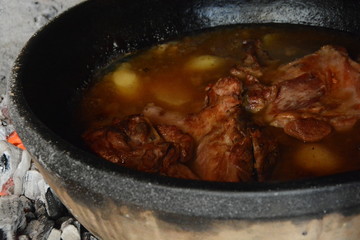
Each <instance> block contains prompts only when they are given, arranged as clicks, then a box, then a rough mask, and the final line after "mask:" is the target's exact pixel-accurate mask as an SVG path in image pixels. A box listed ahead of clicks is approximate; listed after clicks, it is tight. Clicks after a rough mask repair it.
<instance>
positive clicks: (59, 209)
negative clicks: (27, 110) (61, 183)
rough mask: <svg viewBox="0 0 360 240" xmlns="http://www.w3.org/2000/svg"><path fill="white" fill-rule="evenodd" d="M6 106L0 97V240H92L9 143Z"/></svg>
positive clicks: (26, 157) (29, 160) (28, 158)
mask: <svg viewBox="0 0 360 240" xmlns="http://www.w3.org/2000/svg"><path fill="white" fill-rule="evenodd" d="M6 103H7V102H6V98H4V97H3V96H2V97H0V216H1V217H0V239H4V240H13V239H18V240H30V239H34V240H43V239H45V240H96V238H95V237H94V236H93V235H92V234H91V233H89V232H88V231H87V230H86V229H85V228H84V227H83V226H81V224H80V223H79V222H78V221H77V220H76V219H75V218H74V217H73V216H72V215H71V214H70V213H69V211H68V210H67V209H66V208H65V206H64V205H63V204H62V203H61V202H60V200H59V199H58V197H57V196H56V194H55V193H54V192H53V191H52V189H51V188H50V187H49V185H48V184H47V183H46V182H45V181H44V179H43V177H42V175H41V174H40V173H39V171H38V170H37V169H36V168H35V166H34V164H33V161H32V157H31V155H30V154H29V153H28V152H27V151H26V150H22V149H21V148H19V147H18V146H15V145H14V144H12V143H9V141H8V139H9V136H10V135H11V134H12V133H14V128H13V126H12V124H11V122H10V120H9V116H8V109H7V107H6V105H7V104H6Z"/></svg>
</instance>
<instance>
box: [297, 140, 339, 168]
mask: <svg viewBox="0 0 360 240" xmlns="http://www.w3.org/2000/svg"><path fill="white" fill-rule="evenodd" d="M294 156H295V159H294V160H295V163H296V164H297V165H298V166H299V167H300V168H302V169H304V170H306V171H309V172H312V173H315V174H317V175H327V174H332V173H336V172H338V170H339V168H340V167H341V160H340V158H339V157H338V156H337V155H336V154H335V153H333V152H332V151H331V149H329V148H327V147H325V146H324V145H322V144H306V145H303V146H302V147H300V148H299V149H298V150H297V151H296V153H295V154H294Z"/></svg>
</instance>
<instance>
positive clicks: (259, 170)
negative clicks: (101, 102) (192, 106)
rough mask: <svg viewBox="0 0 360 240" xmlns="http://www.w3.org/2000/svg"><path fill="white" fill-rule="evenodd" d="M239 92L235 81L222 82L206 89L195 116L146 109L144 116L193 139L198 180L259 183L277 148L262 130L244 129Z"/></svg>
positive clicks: (233, 78)
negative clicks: (195, 148)
mask: <svg viewBox="0 0 360 240" xmlns="http://www.w3.org/2000/svg"><path fill="white" fill-rule="evenodd" d="M242 91H243V88H242V83H241V81H240V80H239V79H237V78H235V77H227V78H222V79H220V80H218V81H217V82H216V83H215V84H214V85H210V86H209V87H208V88H207V97H206V101H205V107H204V108H203V109H202V110H201V111H200V112H198V113H194V114H190V115H188V116H181V115H179V114H177V113H172V112H168V111H165V110H163V109H161V108H159V107H157V106H154V105H150V106H148V107H147V108H145V109H144V115H145V116H146V117H147V118H149V119H150V120H151V121H152V122H154V123H156V124H165V125H172V126H176V127H178V128H179V129H181V130H182V131H183V132H186V133H188V134H189V135H191V136H192V137H193V138H194V139H195V141H196V143H197V150H196V158H195V160H194V161H193V163H192V165H191V166H192V169H193V170H194V171H195V173H196V174H197V175H199V177H200V178H201V179H203V180H208V181H225V182H238V181H254V180H260V181H263V180H265V179H266V177H268V176H269V174H270V173H271V170H272V168H273V166H274V159H275V157H274V156H275V155H276V149H277V145H276V143H275V141H274V140H273V139H272V138H271V137H270V138H269V136H265V134H263V130H261V129H256V128H251V127H249V126H248V121H247V120H246V117H245V112H244V111H243V110H242V100H241V94H242ZM263 138H266V140H265V139H263Z"/></svg>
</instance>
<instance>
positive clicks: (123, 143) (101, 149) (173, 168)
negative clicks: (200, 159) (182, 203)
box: [83, 115, 197, 179]
mask: <svg viewBox="0 0 360 240" xmlns="http://www.w3.org/2000/svg"><path fill="white" fill-rule="evenodd" d="M83 138H84V140H85V142H86V143H87V145H88V146H89V147H90V149H91V150H92V151H94V152H95V153H97V154H98V155H99V156H101V157H103V158H105V159H107V160H109V161H111V162H114V163H117V164H119V165H123V166H125V167H129V168H132V169H136V170H139V171H145V172H150V173H160V174H163V175H167V176H173V177H178V178H187V179H197V176H196V175H195V174H194V173H193V172H192V171H191V170H190V169H189V168H188V167H187V166H185V165H184V164H182V163H184V162H187V161H189V160H190V159H192V158H193V154H194V147H195V145H194V140H193V139H192V137H191V136H189V135H187V134H184V133H183V132H181V131H180V130H179V129H177V128H175V127H171V126H170V127H169V126H158V128H157V129H155V128H154V126H153V125H152V124H151V123H150V122H149V121H148V120H147V119H146V118H144V117H143V116H141V115H133V116H130V117H128V118H126V119H125V120H123V121H120V122H117V123H114V124H113V125H110V126H106V127H103V128H101V129H97V130H90V131H88V132H86V133H85V134H84V135H83Z"/></svg>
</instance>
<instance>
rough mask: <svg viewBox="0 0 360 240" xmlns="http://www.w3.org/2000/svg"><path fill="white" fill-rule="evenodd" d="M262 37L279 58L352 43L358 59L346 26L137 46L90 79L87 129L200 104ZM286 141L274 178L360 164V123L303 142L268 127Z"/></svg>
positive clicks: (234, 31)
mask: <svg viewBox="0 0 360 240" xmlns="http://www.w3.org/2000/svg"><path fill="white" fill-rule="evenodd" d="M249 39H260V40H261V41H262V43H263V47H264V49H265V50H266V51H267V52H268V53H269V55H270V56H271V58H273V59H276V60H278V64H282V63H287V62H290V61H293V60H295V59H297V58H300V57H303V56H304V55H307V54H310V53H313V52H315V51H316V50H318V49H319V48H320V47H321V46H323V45H327V44H331V45H338V46H342V47H345V48H346V49H347V50H348V52H349V54H350V56H351V57H352V58H353V59H355V60H356V58H357V57H358V56H359V53H360V45H359V44H358V42H359V41H358V38H356V37H354V36H349V35H347V34H345V33H340V32H333V31H328V30H324V29H318V28H308V27H295V26H249V27H233V28H227V29H219V30H216V31H211V32H207V33H202V34H198V35H195V36H190V37H185V38H183V39H180V40H178V41H174V42H169V43H165V44H162V45H159V46H155V47H153V48H151V49H149V50H146V51H143V52H141V53H136V54H135V55H133V57H131V58H129V59H128V60H127V61H126V62H124V60H123V59H120V60H119V61H118V62H116V63H113V64H112V65H111V66H109V68H108V69H106V70H104V72H106V74H104V75H103V76H102V77H101V80H100V81H97V82H96V83H95V84H94V85H93V86H91V87H90V88H89V89H88V90H87V92H86V93H85V95H84V98H83V100H82V102H81V104H80V107H79V111H78V113H79V114H78V116H77V119H76V122H77V123H78V125H79V126H81V128H82V129H84V130H85V129H88V128H94V127H99V126H103V125H106V124H109V123H111V122H112V121H113V120H114V119H119V118H120V119H121V118H123V117H124V116H127V115H130V114H135V113H141V112H142V110H143V108H144V107H145V106H146V105H147V104H149V103H154V104H156V105H158V106H160V107H163V108H164V109H169V110H175V111H179V112H182V113H191V112H197V111H199V110H200V109H201V108H202V106H203V102H204V97H205V91H204V89H205V87H206V86H207V85H208V84H209V83H211V82H214V81H216V80H218V79H219V78H220V77H221V76H227V75H229V69H230V68H231V67H232V66H233V65H234V64H236V63H241V61H242V59H243V57H244V52H243V49H242V43H243V41H245V40H249ZM269 128H271V130H272V131H273V134H274V135H275V136H276V137H277V138H278V140H279V143H280V152H281V154H280V155H281V156H280V159H279V161H278V165H277V167H276V169H275V171H274V174H273V177H272V179H273V180H289V179H297V178H306V177H313V176H321V175H329V174H334V173H339V172H345V171H351V170H358V169H360V134H359V131H360V124H357V125H356V126H355V127H354V128H353V129H351V130H349V131H347V132H342V133H332V134H331V136H329V137H327V138H326V139H324V140H322V141H320V142H317V143H303V142H301V141H299V140H296V139H294V138H292V137H289V136H287V135H285V134H284V133H283V130H282V129H277V128H273V127H269Z"/></svg>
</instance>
